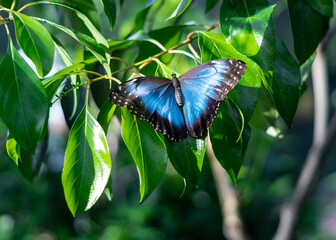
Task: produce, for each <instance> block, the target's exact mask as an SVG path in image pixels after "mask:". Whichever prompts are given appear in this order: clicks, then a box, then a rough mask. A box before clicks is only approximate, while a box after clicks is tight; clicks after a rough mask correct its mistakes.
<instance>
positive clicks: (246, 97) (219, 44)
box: [198, 32, 264, 122]
mask: <svg viewBox="0 0 336 240" xmlns="http://www.w3.org/2000/svg"><path fill="white" fill-rule="evenodd" d="M198 45H199V48H200V50H201V54H202V62H207V61H210V60H212V59H221V58H235V59H239V60H242V61H244V62H245V63H246V66H247V70H246V72H245V74H244V75H243V76H242V78H241V79H240V80H239V82H238V85H237V86H236V87H235V88H234V89H233V90H232V91H231V92H230V93H229V97H230V98H231V99H232V100H233V101H234V102H235V103H236V104H237V105H238V107H239V108H240V109H241V111H242V112H243V114H244V117H245V121H246V122H248V121H249V119H250V118H251V116H252V114H253V111H254V108H255V105H256V103H257V100H258V96H259V90H260V86H261V80H262V79H263V78H264V75H263V74H262V71H261V69H260V68H259V66H258V65H257V64H256V63H255V62H253V61H252V60H250V59H249V58H248V57H246V56H245V55H243V54H241V53H239V52H237V50H235V49H234V48H233V47H232V46H231V45H230V44H229V43H227V41H226V40H225V38H224V36H223V35H222V34H218V33H209V32H200V33H199V40H198Z"/></svg>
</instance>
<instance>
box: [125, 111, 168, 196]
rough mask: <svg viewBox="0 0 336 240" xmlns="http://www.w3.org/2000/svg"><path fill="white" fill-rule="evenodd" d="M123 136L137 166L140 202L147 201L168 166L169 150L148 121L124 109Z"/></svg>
mask: <svg viewBox="0 0 336 240" xmlns="http://www.w3.org/2000/svg"><path fill="white" fill-rule="evenodd" d="M122 137H123V139H124V142H125V144H126V146H127V148H128V150H129V151H130V153H131V155H132V158H133V160H134V162H135V164H136V166H137V170H138V174H139V179H140V195H141V197H140V202H143V201H145V200H146V199H147V198H148V197H149V195H150V194H151V193H152V192H153V191H154V189H155V188H156V187H157V186H158V184H159V183H160V181H161V179H162V177H163V176H164V173H165V171H166V166H167V159H168V157H167V152H166V150H165V145H164V143H163V142H162V140H161V138H159V136H158V135H157V133H156V132H155V130H154V128H153V127H152V126H151V125H150V124H149V123H147V122H146V121H143V120H139V119H137V118H136V117H134V116H133V115H131V113H130V112H129V111H128V110H127V109H126V108H123V109H122Z"/></svg>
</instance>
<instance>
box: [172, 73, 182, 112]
mask: <svg viewBox="0 0 336 240" xmlns="http://www.w3.org/2000/svg"><path fill="white" fill-rule="evenodd" d="M172 77H173V78H172V81H173V86H174V93H175V99H176V103H177V105H179V107H182V106H183V96H182V91H181V84H180V81H179V80H178V79H177V77H176V75H175V74H172Z"/></svg>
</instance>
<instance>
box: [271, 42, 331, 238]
mask: <svg viewBox="0 0 336 240" xmlns="http://www.w3.org/2000/svg"><path fill="white" fill-rule="evenodd" d="M312 81H313V91H314V136H313V143H312V146H311V148H310V150H309V152H308V155H307V159H306V161H305V164H304V166H303V169H302V171H301V174H300V177H299V180H298V183H297V185H296V187H295V190H294V193H293V198H292V200H291V201H290V202H288V203H287V204H285V205H284V206H283V208H282V210H281V212H280V223H279V226H278V229H277V232H276V234H275V236H274V238H273V240H290V239H291V238H292V236H293V233H294V229H295V225H296V222H297V220H298V215H299V213H300V211H301V209H302V206H303V204H304V201H305V200H306V198H307V197H308V195H309V193H310V192H311V191H312V189H313V188H314V186H315V184H316V180H317V177H318V175H319V172H320V169H321V166H322V165H323V163H324V161H325V159H326V157H327V155H328V153H329V151H330V148H331V146H332V143H333V142H334V140H335V138H336V113H335V114H334V116H333V117H332V120H331V122H330V124H329V127H328V128H327V118H328V109H329V106H328V98H327V97H328V86H327V85H328V79H327V69H326V63H325V58H324V54H323V51H322V50H321V47H319V48H318V49H317V55H316V59H315V61H314V64H313V67H312Z"/></svg>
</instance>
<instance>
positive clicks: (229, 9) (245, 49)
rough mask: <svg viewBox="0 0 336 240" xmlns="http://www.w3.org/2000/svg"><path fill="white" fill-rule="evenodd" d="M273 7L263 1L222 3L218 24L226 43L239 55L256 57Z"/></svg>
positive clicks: (244, 0)
mask: <svg viewBox="0 0 336 240" xmlns="http://www.w3.org/2000/svg"><path fill="white" fill-rule="evenodd" d="M274 6H275V5H272V6H269V3H268V2H267V1H264V0H258V1H246V0H243V1H234V2H232V1H223V3H222V6H221V9H220V24H221V29H222V32H223V34H224V35H225V37H226V40H227V41H228V43H230V44H231V45H232V46H233V47H234V48H235V49H237V51H238V52H240V53H243V54H245V55H247V56H253V55H256V54H257V53H258V51H259V49H260V46H261V44H262V42H263V38H264V34H265V31H266V29H267V26H268V22H269V19H270V17H271V14H272V12H273V8H274Z"/></svg>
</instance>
